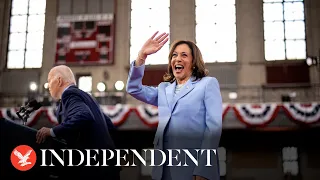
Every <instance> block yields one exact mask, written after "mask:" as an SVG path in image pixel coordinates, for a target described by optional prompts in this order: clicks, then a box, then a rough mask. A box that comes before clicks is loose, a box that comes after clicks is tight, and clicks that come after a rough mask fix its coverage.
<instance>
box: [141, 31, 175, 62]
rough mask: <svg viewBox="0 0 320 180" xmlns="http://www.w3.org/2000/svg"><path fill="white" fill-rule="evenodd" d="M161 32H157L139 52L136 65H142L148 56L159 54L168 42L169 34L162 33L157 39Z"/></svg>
mask: <svg viewBox="0 0 320 180" xmlns="http://www.w3.org/2000/svg"><path fill="white" fill-rule="evenodd" d="M158 33H159V31H157V32H155V33H154V34H153V35H152V36H151V37H150V38H149V39H148V40H147V41H146V42H145V43H144V45H143V46H142V48H141V50H140V51H139V54H138V58H137V60H136V65H138V66H139V65H141V64H143V63H144V61H145V60H146V58H147V56H148V55H151V54H154V53H156V52H158V51H159V50H160V49H161V48H162V47H163V45H164V44H165V43H166V42H168V40H169V38H168V36H169V34H168V33H162V34H160V35H159V36H157V37H156V35H157V34H158Z"/></svg>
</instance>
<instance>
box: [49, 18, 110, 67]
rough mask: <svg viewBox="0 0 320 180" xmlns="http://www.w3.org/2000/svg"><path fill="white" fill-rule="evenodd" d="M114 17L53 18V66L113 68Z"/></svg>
mask: <svg viewBox="0 0 320 180" xmlns="http://www.w3.org/2000/svg"><path fill="white" fill-rule="evenodd" d="M113 46H114V15H113V14H87V15H67V16H58V17H57V41H56V58H55V63H56V64H67V65H94V64H113Z"/></svg>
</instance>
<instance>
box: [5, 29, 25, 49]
mask: <svg viewBox="0 0 320 180" xmlns="http://www.w3.org/2000/svg"><path fill="white" fill-rule="evenodd" d="M25 41H26V33H12V34H10V36H9V45H8V48H9V50H24V49H25V43H26V42H25Z"/></svg>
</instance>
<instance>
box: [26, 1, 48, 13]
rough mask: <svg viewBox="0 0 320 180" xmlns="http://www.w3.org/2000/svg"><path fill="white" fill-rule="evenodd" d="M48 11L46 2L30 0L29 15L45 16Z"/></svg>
mask: <svg viewBox="0 0 320 180" xmlns="http://www.w3.org/2000/svg"><path fill="white" fill-rule="evenodd" d="M45 11H46V0H30V2H29V14H44V13H45Z"/></svg>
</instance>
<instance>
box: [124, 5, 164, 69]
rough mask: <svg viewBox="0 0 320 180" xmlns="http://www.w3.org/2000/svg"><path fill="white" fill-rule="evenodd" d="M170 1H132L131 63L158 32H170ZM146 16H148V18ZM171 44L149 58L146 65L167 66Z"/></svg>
mask: <svg viewBox="0 0 320 180" xmlns="http://www.w3.org/2000/svg"><path fill="white" fill-rule="evenodd" d="M169 6H170V0H165V1H158V0H132V1H131V9H132V11H131V31H130V62H132V61H134V60H135V59H136V58H137V55H138V52H139V50H140V49H141V47H142V45H143V43H144V42H145V41H146V40H147V39H148V38H150V37H151V36H152V34H153V33H154V32H156V31H159V34H160V33H163V32H170V27H169V26H170V9H169ZM146 16H148V17H147V18H146ZM168 54H169V43H167V44H166V45H165V46H164V47H162V49H161V50H160V51H158V52H157V53H156V54H153V55H151V56H148V59H147V61H146V64H167V63H168V60H167V56H168Z"/></svg>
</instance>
